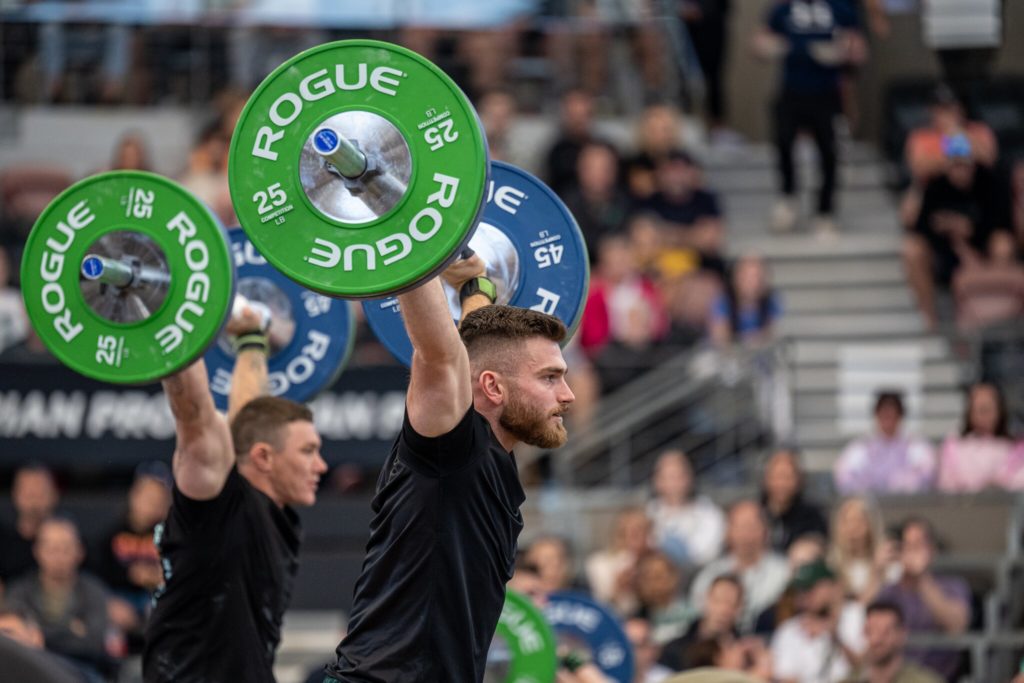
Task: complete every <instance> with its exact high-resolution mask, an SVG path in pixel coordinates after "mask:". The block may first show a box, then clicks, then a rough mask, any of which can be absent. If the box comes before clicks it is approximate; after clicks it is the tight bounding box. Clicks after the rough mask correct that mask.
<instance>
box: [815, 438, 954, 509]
mask: <svg viewBox="0 0 1024 683" xmlns="http://www.w3.org/2000/svg"><path fill="white" fill-rule="evenodd" d="M937 469H938V463H937V461H936V457H935V449H933V448H932V446H931V444H929V443H928V442H927V441H925V440H924V439H919V438H915V437H909V436H904V435H902V434H900V435H897V436H895V437H893V438H888V437H886V436H885V435H884V434H874V435H872V436H868V437H864V438H860V439H856V440H854V441H851V442H850V443H849V444H847V446H846V448H844V449H843V453H842V455H840V456H839V460H837V461H836V464H835V472H834V477H835V483H836V488H837V489H838V490H839V492H840V493H842V494H843V495H851V494H857V493H921V492H923V491H928V490H930V489H931V488H932V485H933V484H934V482H935V475H936V470H937Z"/></svg>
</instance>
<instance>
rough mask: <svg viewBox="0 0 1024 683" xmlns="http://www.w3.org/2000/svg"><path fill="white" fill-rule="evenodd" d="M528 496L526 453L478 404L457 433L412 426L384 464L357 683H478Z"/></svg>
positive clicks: (358, 619) (348, 656) (348, 667)
mask: <svg viewBox="0 0 1024 683" xmlns="http://www.w3.org/2000/svg"><path fill="white" fill-rule="evenodd" d="M524 499H525V495H524V493H523V487H522V485H521V484H520V483H519V472H518V469H517V468H516V462H515V457H514V456H513V454H512V453H509V452H508V451H506V450H505V449H504V448H502V446H501V444H500V443H499V442H498V440H497V439H496V438H495V436H494V434H493V433H492V432H491V427H490V424H488V422H487V420H486V419H485V418H484V417H483V416H482V415H480V413H478V412H476V410H474V409H473V408H470V409H469V411H468V412H467V413H466V415H465V417H463V418H462V421H461V422H459V424H458V425H457V426H456V427H455V428H454V429H452V431H450V432H449V433H447V434H445V435H443V436H440V437H437V438H426V437H423V436H421V435H419V434H417V433H416V432H415V431H414V430H413V428H412V426H411V425H410V424H409V418H408V415H407V416H406V418H405V424H404V425H403V427H402V432H401V433H400V434H399V436H398V438H397V439H396V441H395V445H394V446H393V447H392V449H391V454H390V455H389V456H388V458H387V461H386V462H385V463H384V468H383V470H382V471H381V476H380V479H379V480H378V481H377V493H376V496H375V497H374V499H373V503H372V508H373V512H374V518H373V522H371V524H370V540H369V542H368V544H367V548H366V560H365V561H364V563H363V571H362V574H361V575H360V577H359V580H358V581H357V582H356V588H355V601H354V604H353V607H352V616H351V619H350V621H349V631H348V635H347V636H346V637H345V639H344V640H342V641H341V644H339V645H338V650H337V652H338V662H337V664H336V665H335V666H331V667H328V671H329V672H330V673H331V675H332V676H334V677H335V678H337V679H338V680H341V681H345V682H346V683H395V682H397V681H401V682H402V683H442V682H449V681H450V682H452V683H456V682H457V683H474V682H479V681H481V680H482V679H483V675H484V664H485V661H486V659H487V650H488V648H489V646H490V644H491V639H492V638H493V636H494V629H495V627H496V626H497V624H498V617H499V616H500V614H501V608H502V605H503V604H504V601H505V583H506V582H507V581H508V580H509V579H510V578H511V577H512V569H513V566H514V563H515V553H516V540H517V538H518V537H519V532H520V531H521V530H522V528H523V518H522V515H521V514H520V512H519V506H520V505H522V503H523V500H524Z"/></svg>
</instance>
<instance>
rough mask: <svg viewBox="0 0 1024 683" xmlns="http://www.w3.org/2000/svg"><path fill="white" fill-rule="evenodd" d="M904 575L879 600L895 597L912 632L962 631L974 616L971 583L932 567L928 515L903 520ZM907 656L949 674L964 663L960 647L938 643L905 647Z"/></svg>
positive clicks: (949, 677) (932, 539)
mask: <svg viewBox="0 0 1024 683" xmlns="http://www.w3.org/2000/svg"><path fill="white" fill-rule="evenodd" d="M900 541H901V542H900V565H901V567H902V575H901V577H900V579H899V581H898V582H897V583H894V584H891V585H889V586H887V587H886V588H883V589H882V591H881V593H879V595H878V599H879V600H887V601H891V602H893V603H895V604H896V605H898V606H899V608H900V609H901V610H902V612H903V620H904V623H905V624H906V625H907V628H908V630H909V631H910V633H912V634H914V633H948V634H954V635H955V634H959V633H963V632H964V631H966V630H967V627H968V626H969V625H970V622H971V603H970V595H971V594H970V589H969V588H968V587H967V583H966V582H965V581H964V580H963V579H961V578H959V577H955V576H936V575H934V574H933V573H932V561H933V560H934V558H935V553H936V542H935V532H934V530H933V529H932V526H931V524H929V523H928V521H927V520H925V519H920V518H913V519H910V520H908V521H906V522H905V523H904V524H903V529H902V533H901V536H900ZM907 659H909V660H911V661H914V662H917V663H918V664H921V665H923V666H927V667H928V668H930V669H933V670H934V671H936V672H937V673H939V674H941V675H942V676H943V677H945V678H946V679H947V680H950V681H952V680H954V679H953V676H954V675H955V674H956V671H957V669H958V667H959V663H960V653H959V652H958V651H956V650H943V649H938V648H927V649H917V648H915V649H913V650H907Z"/></svg>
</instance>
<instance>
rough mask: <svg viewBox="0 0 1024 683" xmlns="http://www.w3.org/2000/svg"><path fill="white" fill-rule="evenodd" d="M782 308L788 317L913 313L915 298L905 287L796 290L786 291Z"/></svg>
mask: <svg viewBox="0 0 1024 683" xmlns="http://www.w3.org/2000/svg"><path fill="white" fill-rule="evenodd" d="M782 308H783V310H784V311H785V312H786V314H787V315H796V314H805V313H818V314H821V313H868V312H875V313H880V312H890V313H904V314H908V315H910V314H913V313H914V312H915V310H916V309H915V308H914V298H913V296H911V294H910V290H908V289H907V288H906V287H905V286H899V285H892V286H889V287H857V288H848V287H836V288H830V289H826V290H818V289H794V290H790V291H788V292H786V295H785V298H784V299H783V301H782Z"/></svg>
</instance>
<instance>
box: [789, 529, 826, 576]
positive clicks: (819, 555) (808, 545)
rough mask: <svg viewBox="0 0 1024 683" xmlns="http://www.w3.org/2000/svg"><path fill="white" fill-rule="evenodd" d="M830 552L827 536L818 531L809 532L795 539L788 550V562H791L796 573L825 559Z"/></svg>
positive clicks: (791, 566) (790, 564) (790, 566)
mask: <svg viewBox="0 0 1024 683" xmlns="http://www.w3.org/2000/svg"><path fill="white" fill-rule="evenodd" d="M827 550H828V541H827V540H826V539H825V536H824V535H822V534H820V533H818V532H817V531H808V532H807V533H805V534H801V535H799V536H797V537H796V538H794V539H793V542H792V543H790V544H789V547H788V548H786V561H787V562H789V568H790V570H791V571H795V570H796V569H799V568H800V567H802V566H804V565H805V564H810V563H812V562H817V561H818V560H823V559H825V553H826V551H827Z"/></svg>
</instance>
